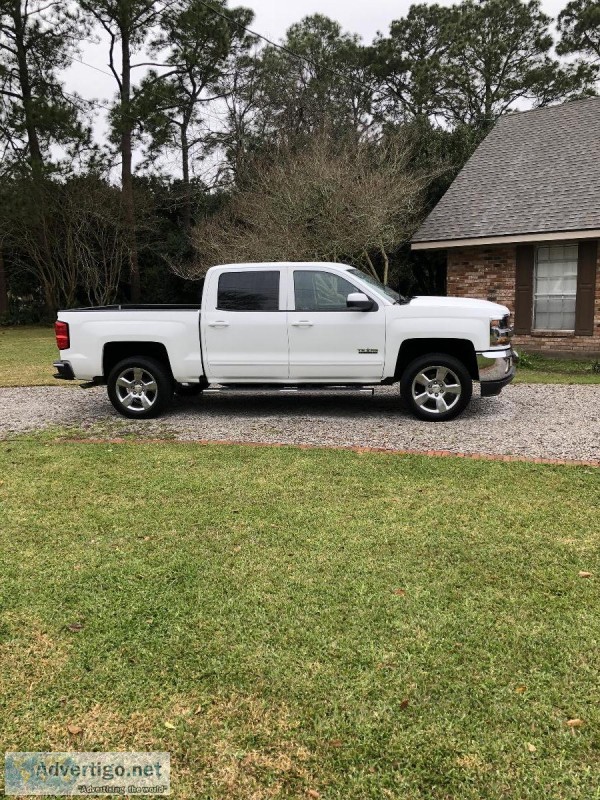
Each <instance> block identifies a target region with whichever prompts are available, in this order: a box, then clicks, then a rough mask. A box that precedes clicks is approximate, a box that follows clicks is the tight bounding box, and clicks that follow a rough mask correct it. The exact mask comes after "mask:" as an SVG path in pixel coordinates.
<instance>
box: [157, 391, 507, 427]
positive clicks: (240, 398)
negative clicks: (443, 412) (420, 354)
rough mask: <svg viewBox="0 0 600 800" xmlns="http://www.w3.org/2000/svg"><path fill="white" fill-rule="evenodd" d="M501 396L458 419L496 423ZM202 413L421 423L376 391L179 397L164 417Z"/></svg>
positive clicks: (395, 397)
mask: <svg viewBox="0 0 600 800" xmlns="http://www.w3.org/2000/svg"><path fill="white" fill-rule="evenodd" d="M501 403H502V399H501V398H500V397H491V398H489V397H486V398H482V397H478V396H474V397H473V399H472V401H471V403H470V404H469V406H468V407H467V408H466V409H465V411H464V412H463V413H462V415H461V416H460V417H459V419H462V420H466V419H469V418H477V419H480V418H484V417H492V416H493V417H494V418H495V419H496V420H497V417H498V411H499V410H500V408H499V404H501ZM182 413H184V414H186V415H187V414H190V413H192V414H196V413H197V414H201V415H209V416H211V417H213V418H222V419H224V418H232V417H237V418H240V419H248V418H252V417H254V418H262V419H264V418H269V417H281V418H284V419H285V418H287V419H290V418H297V419H302V418H305V417H307V416H308V417H315V418H321V419H323V418H331V419H335V418H340V417H347V418H354V417H360V418H361V419H363V420H364V419H368V418H369V417H371V418H378V419H381V418H385V419H389V420H390V422H393V421H397V420H398V418H403V419H410V420H413V421H414V422H415V423H417V422H419V421H418V420H415V419H414V417H413V416H412V415H411V414H410V412H409V411H408V410H407V408H406V407H405V405H404V403H403V401H402V399H401V398H400V394H399V392H398V391H397V390H396V391H388V392H385V393H384V392H376V393H375V394H374V395H373V396H367V395H357V394H356V395H355V394H350V393H349V394H348V395H341V394H337V395H331V394H325V393H323V394H308V393H305V394H301V395H293V394H292V395H284V396H280V395H273V394H260V393H259V392H256V393H254V392H233V391H232V392H227V393H225V392H224V393H223V394H208V395H202V396H200V397H194V398H187V397H176V398H175V401H174V403H173V405H172V406H171V407H170V408H169V410H168V411H167V412H166V413H165V417H171V416H178V415H180V414H182Z"/></svg>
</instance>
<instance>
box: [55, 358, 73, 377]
mask: <svg viewBox="0 0 600 800" xmlns="http://www.w3.org/2000/svg"><path fill="white" fill-rule="evenodd" d="M52 366H53V367H54V368H55V369H56V372H55V373H54V377H55V378H60V379H61V380H63V381H74V380H75V373H74V372H73V367H72V366H71V365H70V364H69V362H68V361H55V362H54V364H52Z"/></svg>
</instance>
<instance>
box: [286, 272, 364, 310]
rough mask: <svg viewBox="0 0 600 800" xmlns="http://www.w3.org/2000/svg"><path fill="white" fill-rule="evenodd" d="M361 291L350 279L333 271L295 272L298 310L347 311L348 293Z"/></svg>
mask: <svg viewBox="0 0 600 800" xmlns="http://www.w3.org/2000/svg"><path fill="white" fill-rule="evenodd" d="M359 291H360V289H357V288H356V286H354V284H352V283H350V281H347V280H345V278H340V277H339V275H333V274H332V273H331V272H317V271H316V270H296V271H295V272H294V294H295V299H296V311H347V310H348V306H347V305H346V299H347V297H348V295H349V294H352V293H353V292H359Z"/></svg>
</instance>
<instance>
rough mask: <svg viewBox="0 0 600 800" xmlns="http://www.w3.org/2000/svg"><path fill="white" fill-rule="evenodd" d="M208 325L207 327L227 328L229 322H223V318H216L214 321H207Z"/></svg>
mask: <svg viewBox="0 0 600 800" xmlns="http://www.w3.org/2000/svg"><path fill="white" fill-rule="evenodd" d="M208 327H209V328H228V327H229V323H228V322H225V320H224V319H218V320H216V321H215V322H209V323H208Z"/></svg>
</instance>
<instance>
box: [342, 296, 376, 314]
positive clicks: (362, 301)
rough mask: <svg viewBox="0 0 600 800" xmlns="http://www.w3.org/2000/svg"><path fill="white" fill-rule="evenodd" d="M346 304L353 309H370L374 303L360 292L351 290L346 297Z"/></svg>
mask: <svg viewBox="0 0 600 800" xmlns="http://www.w3.org/2000/svg"><path fill="white" fill-rule="evenodd" d="M346 305H347V306H348V308H351V309H352V310H353V311H370V310H371V309H372V308H373V306H374V305H375V303H374V302H373V300H371V298H370V297H367V295H366V294H363V293H362V292H352V294H349V295H348V297H347V298H346Z"/></svg>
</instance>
